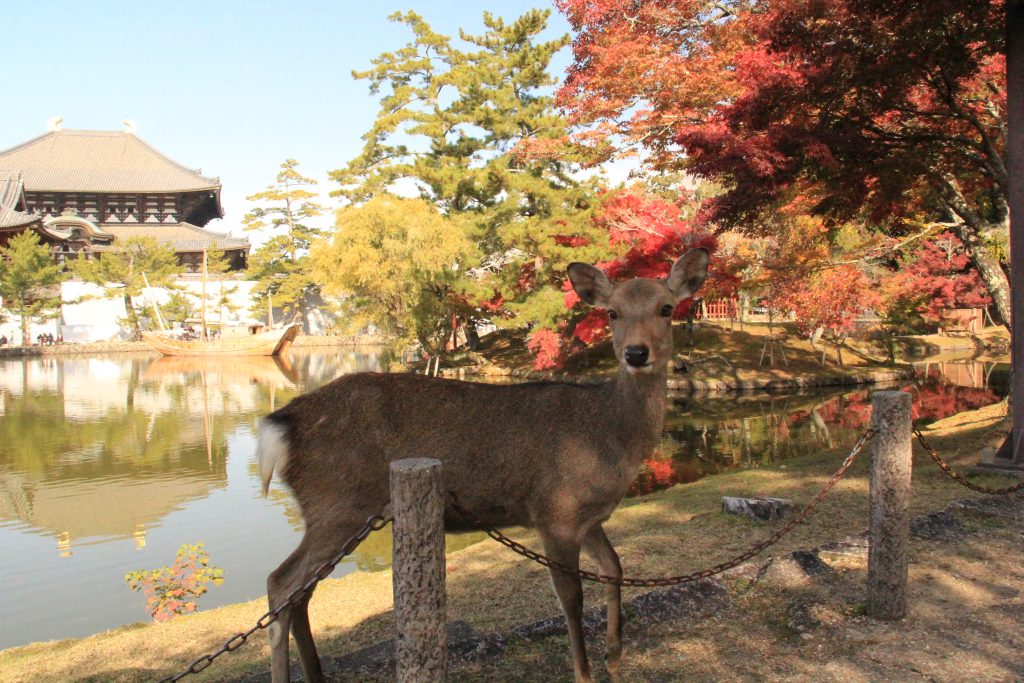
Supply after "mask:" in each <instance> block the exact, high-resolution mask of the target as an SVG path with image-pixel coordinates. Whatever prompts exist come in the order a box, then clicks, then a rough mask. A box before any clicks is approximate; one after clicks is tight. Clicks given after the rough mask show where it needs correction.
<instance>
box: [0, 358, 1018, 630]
mask: <svg viewBox="0 0 1024 683" xmlns="http://www.w3.org/2000/svg"><path fill="white" fill-rule="evenodd" d="M943 367H945V366H943ZM951 367H952V366H951ZM378 369H379V367H378V361H377V357H376V356H375V355H374V354H372V353H359V352H350V351H328V352H317V353H293V354H292V355H291V356H289V357H288V358H287V359H285V360H283V361H275V360H274V359H269V358H259V359H230V360H227V359H222V360H216V361H205V362H204V361H196V360H185V359H171V358H155V357H153V356H150V355H143V354H139V355H132V354H125V355H105V356H95V357H74V356H71V357H64V358H61V357H56V358H55V357H46V358H34V359H28V360H4V361H0V549H2V553H0V586H3V587H4V597H5V599H4V600H0V648H6V647H12V646H15V645H21V644H24V643H29V642H32V641H37V640H48V639H55V638H66V637H73V636H82V635H88V634H92V633H96V632H98V631H101V630H104V629H107V628H111V627H115V626H119V625H122V624H126V623H131V622H136V621H145V620H147V619H148V616H147V614H146V612H145V598H144V596H143V595H142V594H140V593H133V592H131V591H130V590H129V589H128V587H127V585H126V584H125V582H124V575H125V573H126V572H128V571H130V570H133V569H152V568H156V567H160V566H165V565H169V564H171V563H172V562H173V560H174V555H175V552H176V550H177V548H178V547H179V546H180V545H181V544H183V543H197V542H203V543H205V545H206V550H207V551H208V552H209V555H210V559H211V562H212V563H213V564H214V565H216V566H220V567H222V568H223V569H224V578H225V581H224V584H223V585H222V586H213V587H211V590H210V592H209V593H208V594H207V595H206V596H204V597H203V598H202V599H201V600H200V601H199V604H200V608H201V609H208V608H211V607H215V606H217V605H221V604H226V603H231V602H237V601H241V600H249V599H253V598H258V597H261V596H262V595H264V593H265V581H266V576H267V574H268V573H269V572H270V571H271V570H272V569H274V568H275V567H276V566H277V565H278V564H279V563H280V562H281V561H282V560H283V559H284V558H285V557H286V556H287V554H288V553H289V552H291V550H292V549H293V548H294V547H295V545H296V544H297V543H298V541H299V538H300V536H301V530H302V523H301V520H300V518H299V515H298V511H297V508H296V507H295V506H294V504H293V503H292V501H291V498H290V494H288V492H287V491H286V490H285V489H284V488H283V487H282V486H281V484H280V483H279V482H277V481H276V480H275V482H274V484H273V485H272V487H271V493H270V496H269V497H268V498H266V499H264V498H262V497H261V496H260V482H259V475H258V472H257V467H256V462H255V438H254V428H255V424H256V422H257V420H258V419H259V417H260V416H262V415H264V414H266V413H267V412H269V411H270V410H273V409H274V408H275V407H277V406H281V405H283V404H284V403H286V402H287V401H288V400H290V399H291V398H292V397H293V396H295V395H297V394H298V393H300V392H302V391H306V390H308V389H311V388H314V387H317V386H320V385H322V384H324V383H325V382H328V381H330V380H331V379H333V378H334V377H336V376H338V375H340V374H343V373H348V372H358V371H363V370H378ZM928 372H929V374H930V378H929V379H927V380H925V381H924V382H922V383H921V384H920V385H919V386H917V387H914V388H913V391H914V392H915V406H916V410H917V412H918V416H919V417H921V418H923V419H928V418H932V419H934V418H938V417H943V416H945V415H948V414H952V413H953V412H958V411H960V410H966V409H969V408H972V407H977V406H980V405H985V404H987V403H991V402H993V401H995V400H998V397H999V395H1000V394H1001V389H1000V387H1001V386H1002V383H1004V382H1005V375H1006V370H1005V367H1001V366H991V365H985V366H982V367H976V368H974V369H973V371H971V372H967V373H966V374H965V371H964V370H963V369H962V368H958V369H955V371H947V370H942V369H938V368H937V367H929V368H928ZM957 373H959V374H957ZM961 375H963V376H961ZM979 377H980V378H983V379H981V380H979V379H978V378H979ZM965 378H966V379H965ZM993 386H995V387H996V388H995V389H993V388H992V387H993ZM869 414H870V409H869V407H868V400H867V392H864V391H859V392H850V391H833V392H822V393H815V394H809V395H801V396H788V397H763V396H761V397H753V396H744V397H729V398H718V399H678V400H675V401H673V402H672V404H671V406H670V410H669V414H668V416H667V420H666V427H665V433H664V435H663V438H662V441H661V444H660V446H659V448H658V450H657V452H656V453H655V455H654V457H652V458H651V459H650V460H649V461H647V462H646V463H645V466H644V468H643V469H642V471H641V474H640V476H639V477H638V479H637V481H636V483H635V484H634V486H633V489H632V490H633V493H645V492H649V491H652V490H655V489H659V488H664V487H666V486H670V485H672V484H673V483H677V482H685V481H693V480H696V479H698V478H700V477H702V476H706V475H709V474H714V473H717V472H720V471H724V470H728V469H733V468H736V467H742V466H757V465H758V464H760V463H765V462H772V461H776V460H780V459H784V458H789V457H793V456H797V455H803V454H806V453H809V452H814V451H816V450H820V449H822V448H827V447H830V446H836V447H841V446H845V445H849V444H850V443H852V442H853V440H854V439H855V438H856V437H857V435H859V433H860V431H861V430H862V429H863V428H864V426H865V425H866V421H867V419H868V418H869ZM481 537H482V536H481V535H479V534H468V535H462V536H457V537H451V538H450V539H449V541H450V544H449V549H452V548H453V547H461V546H464V545H466V544H468V543H472V542H476V541H477V540H479V539H480V538H481ZM452 544H455V545H454V546H453V545H452ZM389 560H390V538H389V536H388V532H383V533H381V534H375V535H374V536H371V537H370V538H369V539H368V540H367V541H366V542H365V543H364V544H363V546H361V547H360V549H359V550H358V551H357V553H356V554H355V556H353V557H352V558H351V559H350V560H347V561H345V562H343V563H342V564H340V565H339V566H338V568H337V570H336V571H335V573H334V576H341V575H344V574H347V573H350V572H352V571H356V570H363V571H373V570H379V569H381V568H384V567H386V566H387V565H388V563H389Z"/></svg>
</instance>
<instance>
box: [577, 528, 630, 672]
mask: <svg viewBox="0 0 1024 683" xmlns="http://www.w3.org/2000/svg"><path fill="white" fill-rule="evenodd" d="M583 550H584V551H585V552H586V553H587V555H589V556H590V558H591V559H592V560H594V562H596V563H597V566H598V569H599V573H601V574H603V575H605V576H611V577H614V578H616V579H621V578H622V565H621V564H620V563H619V555H618V553H616V552H615V548H613V547H612V544H611V541H609V540H608V536H606V535H605V533H604V529H602V528H601V525H600V524H597V525H595V526H594V527H593V528H592V529H591V530H590V532H589V533H587V535H586V537H585V538H584V539H583ZM604 592H605V600H606V602H607V605H608V608H607V612H608V637H607V646H606V647H607V649H606V650H605V660H606V662H607V666H608V676H609V677H610V678H611V679H612V681H613V683H614V682H615V681H618V680H619V666H620V664H621V663H622V588H621V587H619V586H617V585H614V584H607V585H605V589H604Z"/></svg>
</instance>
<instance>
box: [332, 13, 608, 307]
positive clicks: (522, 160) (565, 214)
mask: <svg viewBox="0 0 1024 683" xmlns="http://www.w3.org/2000/svg"><path fill="white" fill-rule="evenodd" d="M548 16H549V12H547V11H541V10H531V11H529V12H527V13H525V14H524V15H523V16H521V17H519V18H518V19H516V20H514V21H512V22H505V21H504V20H502V19H501V18H498V17H495V16H493V15H491V14H490V13H487V12H485V13H484V15H483V23H484V31H483V33H481V34H472V33H469V32H467V31H461V32H460V34H459V41H453V39H452V38H451V37H449V36H446V35H442V34H439V33H436V32H435V31H434V30H433V29H432V28H431V27H430V25H429V24H428V23H427V22H426V21H425V20H424V19H423V18H422V17H421V16H419V15H418V14H416V13H414V12H407V13H396V14H394V15H392V17H391V18H392V20H394V21H396V22H399V23H402V24H405V25H406V26H408V28H409V29H410V31H411V32H412V40H411V41H410V42H409V43H408V44H407V45H405V46H404V47H402V48H401V49H398V50H395V51H390V52H385V53H383V54H381V55H380V56H379V57H377V58H376V59H374V60H373V66H372V68H370V69H368V70H366V71H357V72H354V73H353V75H354V76H355V77H356V78H361V79H365V80H367V81H369V83H370V91H371V92H372V93H375V94H380V95H381V100H380V104H381V107H380V110H379V112H378V114H377V117H376V120H375V122H374V124H373V127H372V128H371V129H370V130H369V131H368V132H367V133H366V134H365V135H364V136H363V140H364V146H363V150H362V153H361V154H360V155H359V156H358V157H356V158H355V159H353V160H352V161H350V162H349V163H348V165H347V166H346V167H345V168H343V169H339V170H337V171H334V172H332V173H331V177H332V178H333V179H334V180H336V181H337V182H339V183H340V184H341V189H340V190H339V191H338V192H337V194H339V195H341V196H343V197H346V198H347V199H349V200H350V201H352V202H356V203H359V202H362V201H365V200H366V199H368V198H370V197H374V196H379V195H381V194H384V193H389V192H390V193H406V194H407V193H413V194H419V195H420V197H422V198H423V199H424V200H426V201H429V202H431V203H433V204H434V205H435V206H437V207H438V208H439V209H440V210H441V211H442V212H443V213H444V214H445V215H448V216H451V217H454V216H456V215H458V216H462V217H463V219H464V220H462V221H461V222H460V225H462V226H463V227H464V230H465V233H466V236H467V238H468V239H470V240H471V241H472V242H473V243H474V244H476V245H478V247H479V250H480V259H479V262H478V263H474V264H472V266H474V268H472V269H471V270H470V275H471V276H472V277H470V278H469V279H467V280H466V281H465V285H466V286H465V291H466V292H467V297H468V298H467V306H468V307H467V309H466V311H465V315H466V316H471V315H473V314H477V315H480V316H484V315H490V316H492V317H493V318H494V319H495V321H496V322H498V323H499V324H500V323H501V322H502V321H503V320H514V324H517V325H522V324H527V323H530V322H533V323H538V324H542V325H553V324H554V321H555V320H556V318H558V317H559V316H561V315H562V311H563V309H562V305H561V294H560V288H561V284H562V281H563V279H564V272H565V266H566V265H568V263H569V262H571V261H572V260H578V259H580V258H583V259H588V260H589V256H593V257H594V259H593V260H596V258H597V254H598V253H599V251H598V250H595V247H599V246H600V245H601V243H602V242H603V243H604V244H605V245H606V244H607V235H602V234H601V233H600V230H599V229H597V228H596V226H594V225H592V224H591V223H590V222H589V221H588V220H587V217H586V212H587V210H588V208H589V207H590V206H591V204H592V202H593V201H594V196H595V193H594V190H595V187H596V183H595V182H593V181H587V182H583V181H580V180H579V179H577V178H575V177H574V176H573V171H574V169H575V168H576V163H575V162H576V161H577V159H576V158H575V157H574V156H573V154H572V150H571V148H570V147H568V146H566V145H563V144H562V142H561V141H563V140H564V139H565V137H566V135H567V132H568V128H567V126H566V122H565V120H564V118H563V117H562V116H561V115H560V114H559V112H558V111H557V110H556V109H555V108H554V106H553V97H552V89H553V86H554V85H555V84H556V82H557V79H556V78H555V77H554V76H552V75H551V74H550V73H549V66H550V61H551V57H552V55H553V54H554V53H555V52H556V51H558V50H559V49H561V48H562V47H563V46H565V45H566V44H567V43H568V37H566V36H563V37H560V38H557V39H555V40H551V41H546V42H545V41H540V40H539V39H538V36H539V34H540V33H541V32H542V31H543V30H544V28H545V26H546V23H547V19H548ZM524 146H525V147H529V148H530V149H531V150H532V152H533V153H531V154H530V155H524V154H519V153H517V152H518V151H519V150H521V149H522V148H524ZM579 238H582V240H581V239H579ZM570 241H575V242H576V243H580V242H582V243H583V244H585V245H588V246H587V249H584V252H586V251H587V250H588V249H589V250H590V251H591V254H590V255H589V256H588V255H587V254H586V253H584V254H582V255H581V254H580V253H579V248H578V247H576V248H573V247H571V246H570V245H569V242H570Z"/></svg>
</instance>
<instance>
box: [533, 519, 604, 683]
mask: <svg viewBox="0 0 1024 683" xmlns="http://www.w3.org/2000/svg"><path fill="white" fill-rule="evenodd" d="M543 538H544V553H545V554H546V555H547V556H548V557H550V558H551V559H552V560H554V561H556V562H558V563H559V564H563V565H565V566H567V567H572V568H573V569H578V568H579V566H580V543H579V541H577V540H575V539H572V538H564V537H560V536H555V535H549V534H543ZM551 583H553V584H554V586H555V594H556V595H557V596H558V601H559V602H560V603H561V605H562V613H563V614H565V623H566V626H567V627H568V629H569V646H570V647H571V648H572V669H573V672H574V673H575V674H576V683H593V681H594V678H593V676H591V674H590V662H588V661H587V647H586V643H585V642H584V640H583V586H582V585H581V583H580V579H579V577H577V576H572V575H570V574H566V573H564V572H561V571H558V570H557V569H552V570H551Z"/></svg>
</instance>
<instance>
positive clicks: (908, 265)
mask: <svg viewBox="0 0 1024 683" xmlns="http://www.w3.org/2000/svg"><path fill="white" fill-rule="evenodd" d="M881 295H882V298H883V300H884V301H885V303H886V306H887V308H889V309H890V311H898V310H900V309H904V310H906V309H911V310H913V311H914V312H916V313H917V314H919V315H921V317H922V318H923V319H925V320H927V321H929V322H934V321H937V320H938V319H939V315H940V313H941V312H942V311H943V310H944V309H947V308H978V307H982V306H987V305H988V304H990V303H991V302H992V299H991V297H990V296H989V295H988V291H987V289H986V288H985V285H984V283H983V282H982V280H981V277H980V276H979V275H978V271H977V270H976V269H975V268H974V267H973V266H972V265H971V262H970V259H969V258H968V256H967V255H966V253H965V252H964V249H963V244H962V243H961V242H960V240H959V239H957V238H956V237H955V236H954V235H953V234H952V233H943V234H941V235H939V236H937V237H935V238H934V239H932V240H928V241H927V242H925V243H924V244H922V245H921V247H920V248H919V249H917V250H916V251H915V252H913V253H912V254H911V255H909V256H908V257H905V258H903V259H901V262H900V264H899V269H898V270H896V271H895V272H893V273H892V274H891V275H889V276H888V277H886V278H884V279H883V282H882V287H881Z"/></svg>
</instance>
